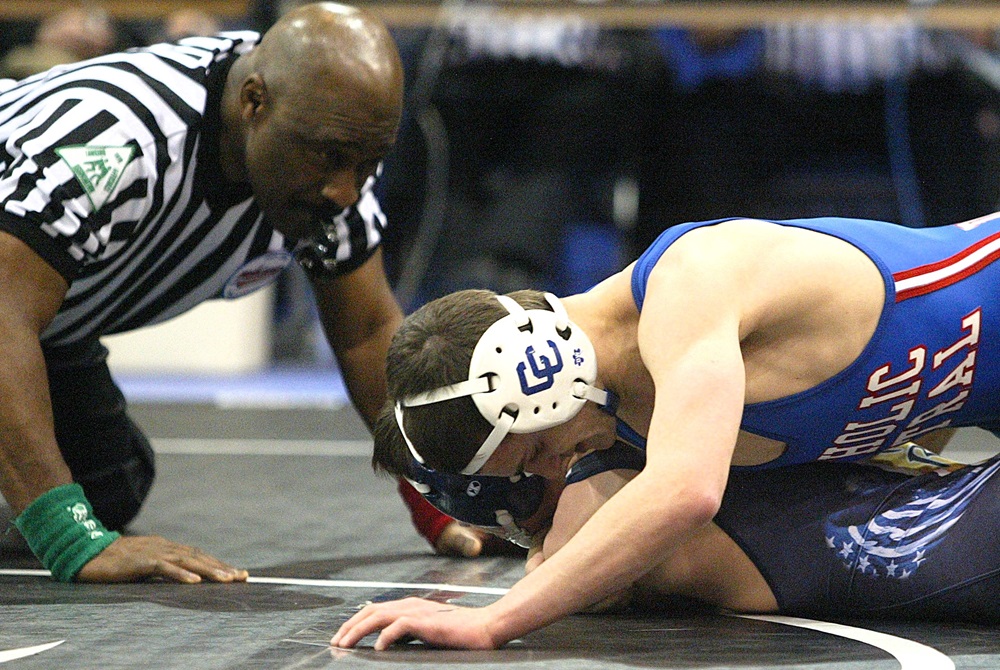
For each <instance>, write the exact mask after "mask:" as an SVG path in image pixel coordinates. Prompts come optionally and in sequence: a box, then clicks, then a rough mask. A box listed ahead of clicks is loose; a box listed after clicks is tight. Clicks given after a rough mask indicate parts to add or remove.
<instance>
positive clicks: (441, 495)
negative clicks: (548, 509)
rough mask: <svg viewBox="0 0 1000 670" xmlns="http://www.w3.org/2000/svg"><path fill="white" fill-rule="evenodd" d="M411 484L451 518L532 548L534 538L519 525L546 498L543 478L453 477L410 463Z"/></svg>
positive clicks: (452, 475)
mask: <svg viewBox="0 0 1000 670" xmlns="http://www.w3.org/2000/svg"><path fill="white" fill-rule="evenodd" d="M408 480H409V481H410V483H411V484H413V488H415V489H416V490H417V491H418V492H419V493H420V494H421V495H422V496H423V497H424V498H425V499H426V500H427V502H429V503H430V504H432V505H434V507H436V508H437V509H439V510H441V511H442V512H444V513H445V514H447V515H448V516H450V517H452V518H454V519H457V520H459V521H462V522H464V523H468V524H472V525H473V526H478V527H480V528H484V529H486V530H489V531H490V532H492V533H494V534H496V535H499V536H500V537H502V538H504V539H506V540H510V541H511V542H513V543H514V544H517V545H519V546H521V547H529V546H530V545H531V535H530V534H529V533H528V532H527V531H525V530H524V529H522V528H520V527H519V526H518V525H517V524H518V522H519V521H522V520H524V519H528V518H530V517H532V516H534V514H535V513H536V512H537V511H538V510H539V508H540V507H541V505H542V501H543V499H544V498H545V480H544V479H542V478H541V477H532V476H522V477H488V476H482V475H460V474H451V473H445V472H437V471H435V470H431V469H430V468H427V467H424V466H423V465H421V464H420V463H418V462H416V461H411V462H410V477H409V478H408Z"/></svg>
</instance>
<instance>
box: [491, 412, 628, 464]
mask: <svg viewBox="0 0 1000 670" xmlns="http://www.w3.org/2000/svg"><path fill="white" fill-rule="evenodd" d="M614 442H615V430H614V418H613V417H611V416H609V415H607V414H605V413H603V412H601V411H600V410H599V409H597V407H596V406H595V405H587V406H585V407H584V408H583V409H582V410H581V411H580V413H579V414H577V415H576V416H575V417H573V418H572V419H570V420H569V421H567V422H566V423H564V424H561V425H559V426H555V427H553V428H548V429H546V430H542V431H538V432H536V433H509V434H508V435H507V436H506V437H505V438H504V439H503V441H502V442H501V443H500V446H498V447H497V450H496V451H495V452H493V455H492V456H490V458H489V459H488V460H487V461H486V463H484V464H483V467H482V468H481V469H480V471H479V473H480V474H483V475H499V476H504V477H511V476H514V475H518V474H522V473H525V472H530V473H531V474H533V475H539V476H541V477H545V478H546V479H552V480H560V481H561V480H563V479H564V478H565V476H566V472H567V471H568V470H569V467H570V466H571V465H572V464H573V463H574V462H575V461H576V460H577V459H578V458H579V457H580V456H583V455H584V454H588V453H590V452H591V451H597V450H599V449H607V448H608V447H610V446H611V445H613V444H614Z"/></svg>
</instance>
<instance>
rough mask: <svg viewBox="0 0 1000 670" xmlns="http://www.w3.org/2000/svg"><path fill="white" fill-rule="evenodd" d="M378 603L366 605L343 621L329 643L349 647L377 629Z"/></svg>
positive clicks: (378, 623) (378, 626)
mask: <svg viewBox="0 0 1000 670" xmlns="http://www.w3.org/2000/svg"><path fill="white" fill-rule="evenodd" d="M378 614H379V606H378V605H368V606H367V607H365V608H364V609H363V610H361V611H360V612H358V613H357V614H355V615H354V616H352V617H351V618H350V619H348V620H347V621H345V622H344V623H343V624H342V625H341V626H340V628H339V629H337V632H336V634H334V636H333V638H332V639H331V640H330V645H331V646H334V647H343V648H345V649H349V648H351V647H353V646H354V645H356V644H357V643H358V642H359V641H360V640H361V639H362V638H364V637H365V636H366V635H370V634H371V633H374V632H375V631H376V630H379V628H380V627H381V626H380V621H379V620H378V619H377V617H378Z"/></svg>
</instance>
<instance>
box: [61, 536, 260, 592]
mask: <svg viewBox="0 0 1000 670" xmlns="http://www.w3.org/2000/svg"><path fill="white" fill-rule="evenodd" d="M150 578H162V579H167V580H170V581H174V582H181V583H184V584H195V583H197V582H200V581H201V580H202V579H208V580H210V581H213V582H245V581H246V580H247V571H246V570H241V569H238V568H234V567H233V566H231V565H226V564H225V563H223V562H222V561H220V560H218V559H217V558H214V557H212V556H209V555H208V554H206V553H204V552H202V551H201V550H200V549H196V548H195V547H188V546H186V545H183V544H177V543H176V542H171V541H170V540H165V539H163V538H162V537H157V536H129V537H125V536H122V537H119V538H118V539H117V540H115V541H114V542H112V543H111V544H109V545H108V546H107V547H106V548H105V549H104V551H102V552H101V553H99V554H98V555H97V556H95V557H94V558H93V559H91V560H90V562H89V563H87V564H86V565H85V566H83V569H82V570H80V572H79V573H77V575H76V581H78V582H136V581H140V580H143V579H150Z"/></svg>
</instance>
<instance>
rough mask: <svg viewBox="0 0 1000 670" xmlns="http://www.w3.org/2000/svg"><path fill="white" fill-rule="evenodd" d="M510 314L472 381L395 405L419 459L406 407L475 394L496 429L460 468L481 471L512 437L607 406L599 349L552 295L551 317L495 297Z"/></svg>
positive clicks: (475, 362) (491, 332)
mask: <svg viewBox="0 0 1000 670" xmlns="http://www.w3.org/2000/svg"><path fill="white" fill-rule="evenodd" d="M496 298H497V300H498V301H499V302H500V303H501V304H502V305H503V306H504V307H505V308H506V309H507V311H508V314H507V316H505V317H503V318H501V319H499V320H498V321H496V323H494V324H493V325H491V326H490V327H489V328H487V329H486V332H485V333H483V335H482V337H480V338H479V342H478V343H477V344H476V347H475V349H474V350H473V353H472V360H471V363H470V365H469V378H468V379H467V380H465V381H462V382H458V383H456V384H451V385H448V386H443V387H441V388H437V389H434V390H432V391H428V392H426V393H419V394H416V395H414V396H411V397H409V398H404V399H402V400H400V401H398V402H397V405H396V421H397V423H398V424H399V427H400V431H401V432H402V433H403V437H404V439H405V440H406V443H407V446H408V447H409V449H410V452H411V453H412V454H413V457H414V458H415V459H417V460H418V461H422V459H421V457H420V454H419V453H418V452H417V450H416V448H415V447H414V446H413V444H412V442H410V440H409V438H408V437H407V436H406V431H405V429H404V428H403V409H404V408H406V407H413V406H416V405H425V404H430V403H435V402H441V401H443V400H449V399H451V398H457V397H460V396H466V395H468V396H471V397H472V399H473V401H474V402H475V404H476V407H477V409H479V412H480V413H481V414H482V415H483V417H484V418H485V419H486V420H487V421H489V422H490V424H491V425H493V427H494V428H493V431H492V432H491V433H490V435H489V436H488V437H487V438H486V441H485V442H483V444H482V446H481V447H480V448H479V450H478V451H477V453H476V455H475V456H474V457H473V458H472V460H471V461H470V462H469V463H468V465H467V466H466V467H465V468H463V469H462V473H463V474H473V473H475V472H478V471H479V469H480V468H481V467H482V466H483V463H485V462H486V461H487V460H488V459H489V457H490V456H491V455H492V454H493V452H494V451H495V450H496V448H497V446H499V444H500V442H501V441H502V440H503V438H504V437H505V436H506V435H507V433H508V432H514V433H533V432H537V431H541V430H545V429H547V428H552V427H553V426H558V425H560V424H563V423H565V422H567V421H569V420H570V419H572V418H573V417H574V416H576V414H577V413H578V412H579V411H580V409H581V408H582V407H583V405H584V404H585V403H586V402H587V401H588V400H590V401H592V402H596V403H598V404H599V405H602V406H604V405H606V404H607V402H608V394H607V393H606V392H605V391H604V390H602V389H598V388H595V387H594V386H592V384H593V383H594V382H595V381H596V379H597V360H596V356H595V354H594V347H593V345H592V344H591V343H590V340H589V339H588V338H587V336H586V334H585V333H584V332H583V331H582V330H581V329H580V328H578V327H577V326H576V325H575V324H573V323H572V322H571V321H570V320H569V318H568V316H567V315H566V310H565V308H564V307H563V306H562V303H561V302H559V299H558V298H556V297H555V296H554V295H552V294H551V293H546V294H545V299H546V301H548V303H549V305H550V306H551V307H552V309H553V311H551V312H550V311H547V310H540V309H531V310H525V309H524V308H522V307H521V306H520V305H519V304H518V303H517V302H516V301H514V300H513V299H511V298H509V297H507V296H496Z"/></svg>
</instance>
